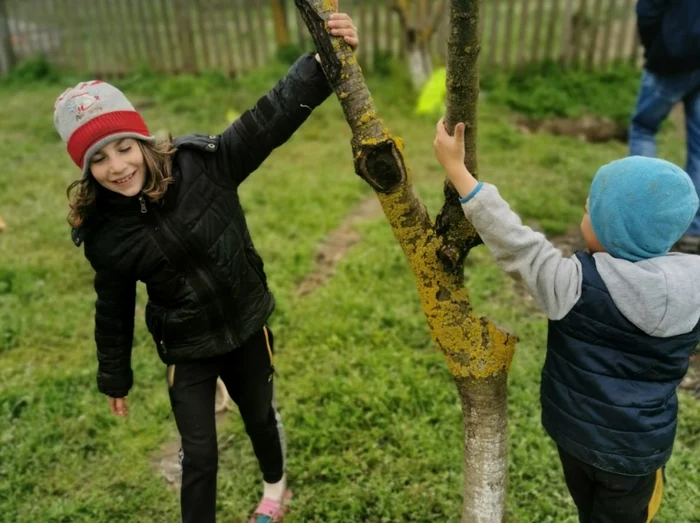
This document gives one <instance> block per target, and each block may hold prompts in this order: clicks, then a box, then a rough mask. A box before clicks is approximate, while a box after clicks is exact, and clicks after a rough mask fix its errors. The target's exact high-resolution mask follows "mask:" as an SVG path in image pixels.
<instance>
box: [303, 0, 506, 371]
mask: <svg viewBox="0 0 700 523" xmlns="http://www.w3.org/2000/svg"><path fill="white" fill-rule="evenodd" d="M460 1H461V2H462V3H464V0H460ZM469 1H472V0H469ZM473 1H475V2H476V0H473ZM295 3H296V6H297V8H298V9H299V11H300V12H301V14H302V17H303V19H304V21H305V23H306V24H307V27H308V28H309V31H310V33H311V35H312V37H313V38H314V41H315V43H316V47H317V49H318V52H319V54H320V55H321V61H322V66H323V70H324V72H325V73H326V75H327V77H328V80H329V82H330V83H331V85H332V87H333V90H334V91H335V93H336V95H337V96H338V99H339V101H340V104H341V106H342V108H343V112H344V114H345V118H346V120H347V122H348V124H349V126H350V129H351V130H352V135H353V137H352V143H351V144H352V149H353V155H354V162H355V172H356V173H357V174H358V175H359V176H360V177H362V178H363V179H364V180H365V181H367V183H368V184H369V185H370V186H371V187H372V188H373V189H374V190H375V192H376V193H377V197H378V198H379V201H380V203H381V204H382V209H383V211H384V214H385V216H386V218H387V220H388V221H389V224H390V225H391V227H392V230H393V232H394V236H395V237H396V239H397V240H398V242H399V244H400V245H401V247H402V248H403V251H404V253H405V254H406V256H407V257H408V260H409V264H410V266H411V269H412V270H413V273H414V276H415V278H416V283H417V286H418V292H419V295H420V298H421V303H422V305H423V310H424V312H425V315H426V319H427V321H428V324H429V326H430V330H431V333H432V335H433V337H434V338H435V341H436V343H437V345H438V346H439V347H440V349H441V350H442V352H443V353H444V354H445V356H446V358H447V360H448V364H449V366H450V370H451V371H452V373H453V375H455V376H461V377H475V378H485V377H487V376H491V375H494V374H496V373H498V372H501V371H505V370H506V369H507V367H508V365H509V364H510V360H511V357H512V353H513V350H514V345H515V339H514V338H512V337H511V336H509V335H508V334H507V333H505V332H503V331H501V330H500V329H499V328H497V327H496V326H494V325H493V324H492V323H491V322H489V321H488V320H486V319H483V318H478V317H476V316H475V315H474V313H473V310H472V307H471V304H470V303H469V295H468V293H467V290H466V289H465V288H464V285H463V281H462V275H461V273H459V272H458V271H454V270H447V269H446V267H445V264H444V263H443V262H442V261H441V259H440V258H439V257H438V253H441V252H443V251H444V250H445V243H444V241H445V238H446V237H447V238H449V237H448V236H444V235H439V234H437V231H436V227H435V226H434V225H433V223H432V221H431V219H430V217H429V216H428V213H427V211H426V209H425V206H424V205H423V204H422V203H421V202H420V200H419V199H418V197H417V196H416V194H415V192H414V190H413V185H412V183H413V182H412V176H411V171H410V169H409V168H408V167H407V165H406V162H405V159H404V156H403V144H402V141H401V140H400V139H399V138H395V137H394V136H393V135H392V134H391V133H390V132H389V130H388V129H387V128H386V126H385V125H384V122H383V121H382V120H381V119H380V118H379V116H378V115H377V110H376V107H375V105H374V101H373V100H372V97H371V95H370V92H369V90H368V88H367V85H366V83H365V80H364V76H363V74H362V70H361V68H360V66H359V64H358V63H357V60H356V59H355V56H354V54H353V52H352V49H351V48H350V46H348V45H347V44H346V43H345V42H344V41H343V40H342V39H340V38H336V37H333V36H332V35H330V33H329V32H328V30H327V26H326V20H327V19H328V15H329V14H330V13H331V12H333V5H332V3H331V2H330V0H295ZM455 201H457V200H456V199H455ZM457 203H458V202H457ZM460 213H461V209H460ZM444 216H446V215H445V214H444V213H443V217H444ZM458 224H459V225H457V226H453V225H451V224H445V227H448V230H454V231H458V230H459V228H460V227H462V228H464V227H466V221H465V220H464V213H461V221H460V222H458ZM470 230H473V229H470ZM465 236H466V237H467V238H469V239H471V241H472V242H473V238H474V236H472V235H468V234H467V235H465V234H464V233H462V234H461V236H460V237H465ZM448 247H449V246H448Z"/></svg>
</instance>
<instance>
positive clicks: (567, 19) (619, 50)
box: [0, 0, 700, 76]
mask: <svg viewBox="0 0 700 523" xmlns="http://www.w3.org/2000/svg"><path fill="white" fill-rule="evenodd" d="M277 1H278V3H281V5H283V6H284V13H285V19H286V22H285V25H286V31H287V33H288V35H289V44H292V45H295V46H296V47H297V48H299V49H300V50H312V49H313V43H312V41H311V39H310V37H309V35H308V33H307V31H306V27H305V26H304V24H303V23H302V22H301V19H300V17H299V15H298V13H297V12H296V9H295V7H294V2H293V0H277ZM699 1H700V0H699ZM408 3H409V4H410V5H411V6H412V7H411V9H413V11H414V12H412V13H409V14H410V15H411V16H410V17H409V19H410V20H413V21H414V22H415V23H416V25H417V27H418V28H419V29H420V24H421V23H423V21H425V20H427V19H429V18H430V17H432V16H433V15H434V14H435V10H436V9H438V8H439V6H440V4H441V1H440V0H409V1H408ZM341 8H342V9H343V10H344V11H346V12H348V13H349V14H350V15H351V16H352V17H353V19H354V21H355V23H356V25H357V26H358V31H359V33H360V38H361V41H362V44H361V47H360V50H359V53H358V54H359V59H360V62H361V63H362V64H363V66H364V67H366V68H370V69H371V68H372V67H373V66H374V64H375V63H377V61H378V60H380V59H381V57H385V56H387V55H393V56H403V54H404V53H405V51H406V45H407V43H406V42H407V40H406V31H404V30H403V29H402V27H401V24H400V20H399V17H398V16H397V14H396V12H395V11H394V10H393V9H392V7H391V2H390V0H341ZM634 10H635V0H482V13H481V21H482V26H481V30H482V55H481V57H482V58H481V63H482V66H483V67H485V68H501V69H513V68H519V67H523V66H524V65H526V64H528V63H533V62H535V63H537V62H541V61H543V60H555V61H558V62H559V63H561V65H562V66H563V67H587V68H593V67H595V68H604V67H608V66H610V65H611V64H615V63H617V62H619V61H621V60H625V61H629V62H632V63H638V62H639V60H640V46H639V41H638V39H637V31H636V27H635V11H634ZM447 12H448V9H443V10H442V13H443V15H442V16H441V17H436V20H439V23H438V24H437V30H436V32H435V35H434V37H433V38H432V39H431V41H430V44H429V46H430V52H431V54H432V56H433V58H434V60H435V61H437V62H440V61H442V62H444V59H445V53H446V42H447V36H448V32H449V31H448V20H447ZM274 19H275V17H274V13H273V9H272V2H271V1H270V0H206V1H205V0H0V73H2V72H3V71H7V70H8V69H9V68H10V66H11V65H12V64H14V63H17V62H19V61H21V60H24V59H28V58H31V57H34V56H37V55H43V56H46V57H47V58H48V59H49V61H51V62H52V63H54V64H56V65H58V66H60V67H66V68H70V69H75V70H79V71H82V72H89V73H91V74H92V75H94V76H112V75H124V74H128V73H131V72H134V71H136V70H139V69H143V68H147V69H150V70H153V71H159V72H167V73H183V72H185V73H198V72H203V71H211V70H217V71H223V72H225V73H228V74H232V75H233V74H239V73H242V72H245V71H248V70H251V69H253V68H255V67H259V66H261V65H263V64H265V63H266V62H268V61H270V60H271V59H272V58H273V57H274V56H275V54H276V53H277V50H278V48H279V46H280V41H281V39H280V34H279V29H278V28H276V25H275V21H274Z"/></svg>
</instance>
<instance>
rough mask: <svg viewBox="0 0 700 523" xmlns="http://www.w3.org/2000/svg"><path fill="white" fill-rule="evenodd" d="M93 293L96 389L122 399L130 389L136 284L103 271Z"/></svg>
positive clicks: (97, 273)
mask: <svg viewBox="0 0 700 523" xmlns="http://www.w3.org/2000/svg"><path fill="white" fill-rule="evenodd" d="M95 291H96V292H97V302H96V303H95V342H96V343H97V361H98V369H97V388H98V389H99V391H100V392H102V393H103V394H106V395H108V396H111V397H113V398H123V397H124V396H126V395H127V394H128V392H129V389H131V386H132V385H133V374H132V371H131V348H132V343H133V338H134V307H135V303H136V280H133V279H129V278H125V277H124V276H121V275H118V274H115V273H113V272H112V271H109V270H106V269H101V270H97V272H96V273H95Z"/></svg>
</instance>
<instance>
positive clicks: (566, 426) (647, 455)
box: [540, 253, 700, 476]
mask: <svg viewBox="0 0 700 523" xmlns="http://www.w3.org/2000/svg"><path fill="white" fill-rule="evenodd" d="M577 257H578V259H579V260H580V262H581V266H582V268H583V284H582V287H581V298H580V299H579V301H578V302H577V303H576V305H575V306H574V308H573V309H572V310H571V311H570V312H569V314H567V315H566V316H565V317H564V318H563V319H561V320H559V321H550V322H549V334H548V340H547V358H546V361H545V364H544V368H543V370H542V387H541V394H540V399H541V402H542V424H543V425H544V428H545V430H546V431H547V433H548V434H549V435H550V436H551V437H552V439H553V440H554V441H555V442H556V443H557V444H558V445H559V446H560V447H562V449H564V450H565V451H566V452H568V453H569V454H571V455H573V456H574V457H576V458H578V459H580V460H581V461H583V462H585V463H588V464H590V465H592V466H594V467H597V468H599V469H602V470H606V471H608V472H614V473H617V474H625V475H630V476H642V475H646V474H649V473H651V472H653V471H655V470H656V469H658V468H660V467H662V466H663V465H664V464H665V463H666V461H668V459H669V457H670V456H671V450H672V448H673V440H674V438H675V434H676V416H677V412H678V398H677V397H676V387H677V386H678V384H679V383H680V381H681V379H682V378H683V376H684V375H685V373H686V371H687V369H688V360H689V357H690V354H691V352H692V351H693V349H694V348H695V346H696V345H697V343H698V341H699V340H700V328H699V327H700V324H699V325H698V326H696V327H695V329H694V330H693V331H692V332H690V333H688V334H682V335H680V336H674V337H671V338H655V337H652V336H649V335H647V334H645V333H644V332H643V331H641V330H640V329H638V328H637V327H635V326H634V325H633V324H632V323H630V322H629V321H628V320H627V319H626V318H625V317H624V316H623V315H622V313H621V312H620V311H619V310H618V308H617V307H616V306H615V304H614V303H613V300H612V298H611V297H610V294H609V292H608V289H607V287H606V286H605V283H604V282H603V280H602V279H601V277H600V275H599V274H598V270H597V268H596V265H595V260H594V258H593V256H591V255H590V254H586V253H578V254H577Z"/></svg>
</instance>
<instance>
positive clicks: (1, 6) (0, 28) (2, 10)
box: [0, 0, 16, 74]
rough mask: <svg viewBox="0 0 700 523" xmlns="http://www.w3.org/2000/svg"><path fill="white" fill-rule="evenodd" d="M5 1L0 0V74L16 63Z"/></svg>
mask: <svg viewBox="0 0 700 523" xmlns="http://www.w3.org/2000/svg"><path fill="white" fill-rule="evenodd" d="M5 2H6V0H0V74H2V73H7V72H9V71H10V69H12V68H13V67H14V65H15V63H16V57H15V52H14V49H12V37H11V35H10V23H9V19H8V17H7V6H6V5H5Z"/></svg>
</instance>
